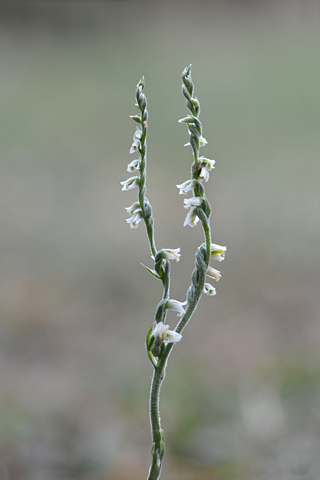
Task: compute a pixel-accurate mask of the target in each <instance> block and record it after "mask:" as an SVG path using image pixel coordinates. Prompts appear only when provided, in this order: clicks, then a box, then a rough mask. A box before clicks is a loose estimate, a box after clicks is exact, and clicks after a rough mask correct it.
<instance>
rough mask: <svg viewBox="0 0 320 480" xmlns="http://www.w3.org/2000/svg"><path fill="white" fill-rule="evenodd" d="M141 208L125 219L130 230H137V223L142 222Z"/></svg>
mask: <svg viewBox="0 0 320 480" xmlns="http://www.w3.org/2000/svg"><path fill="white" fill-rule="evenodd" d="M142 218H143V217H142V214H141V208H140V209H139V210H136V211H135V213H134V214H133V215H132V217H130V218H127V220H126V222H127V223H129V225H130V228H137V227H138V224H139V222H140V221H141V220H142Z"/></svg>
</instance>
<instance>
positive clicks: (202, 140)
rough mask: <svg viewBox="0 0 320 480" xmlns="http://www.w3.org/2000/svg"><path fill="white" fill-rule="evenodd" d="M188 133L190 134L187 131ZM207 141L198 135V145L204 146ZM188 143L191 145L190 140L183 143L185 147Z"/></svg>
mask: <svg viewBox="0 0 320 480" xmlns="http://www.w3.org/2000/svg"><path fill="white" fill-rule="evenodd" d="M189 134H190V132H189ZM207 143H208V142H207V140H206V139H205V138H204V137H203V136H202V135H200V137H199V144H200V147H204V146H205V145H207ZM189 145H191V144H190V142H188V143H185V144H184V146H185V147H188V146H189Z"/></svg>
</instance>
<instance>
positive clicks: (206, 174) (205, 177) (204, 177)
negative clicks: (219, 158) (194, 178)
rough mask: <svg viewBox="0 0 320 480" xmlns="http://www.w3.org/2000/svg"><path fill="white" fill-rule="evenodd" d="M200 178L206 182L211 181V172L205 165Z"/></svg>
mask: <svg viewBox="0 0 320 480" xmlns="http://www.w3.org/2000/svg"><path fill="white" fill-rule="evenodd" d="M199 178H200V179H201V180H205V181H206V182H207V181H208V180H209V171H208V169H207V167H206V166H205V165H202V167H201V172H200V175H199Z"/></svg>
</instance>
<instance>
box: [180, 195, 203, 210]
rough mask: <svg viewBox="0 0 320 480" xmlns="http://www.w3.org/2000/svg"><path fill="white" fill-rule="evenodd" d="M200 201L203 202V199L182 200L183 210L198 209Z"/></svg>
mask: <svg viewBox="0 0 320 480" xmlns="http://www.w3.org/2000/svg"><path fill="white" fill-rule="evenodd" d="M202 201H203V197H191V198H185V199H184V200H183V202H184V203H185V206H184V208H190V207H200V205H201V203H202Z"/></svg>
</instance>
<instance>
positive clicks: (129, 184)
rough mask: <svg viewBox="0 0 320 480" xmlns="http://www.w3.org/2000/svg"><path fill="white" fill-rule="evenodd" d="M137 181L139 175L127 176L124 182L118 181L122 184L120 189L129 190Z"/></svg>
mask: <svg viewBox="0 0 320 480" xmlns="http://www.w3.org/2000/svg"><path fill="white" fill-rule="evenodd" d="M138 182H139V177H131V178H128V180H125V181H124V182H120V183H121V185H122V189H121V190H125V191H126V190H131V188H134V187H136V186H137V185H138Z"/></svg>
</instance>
